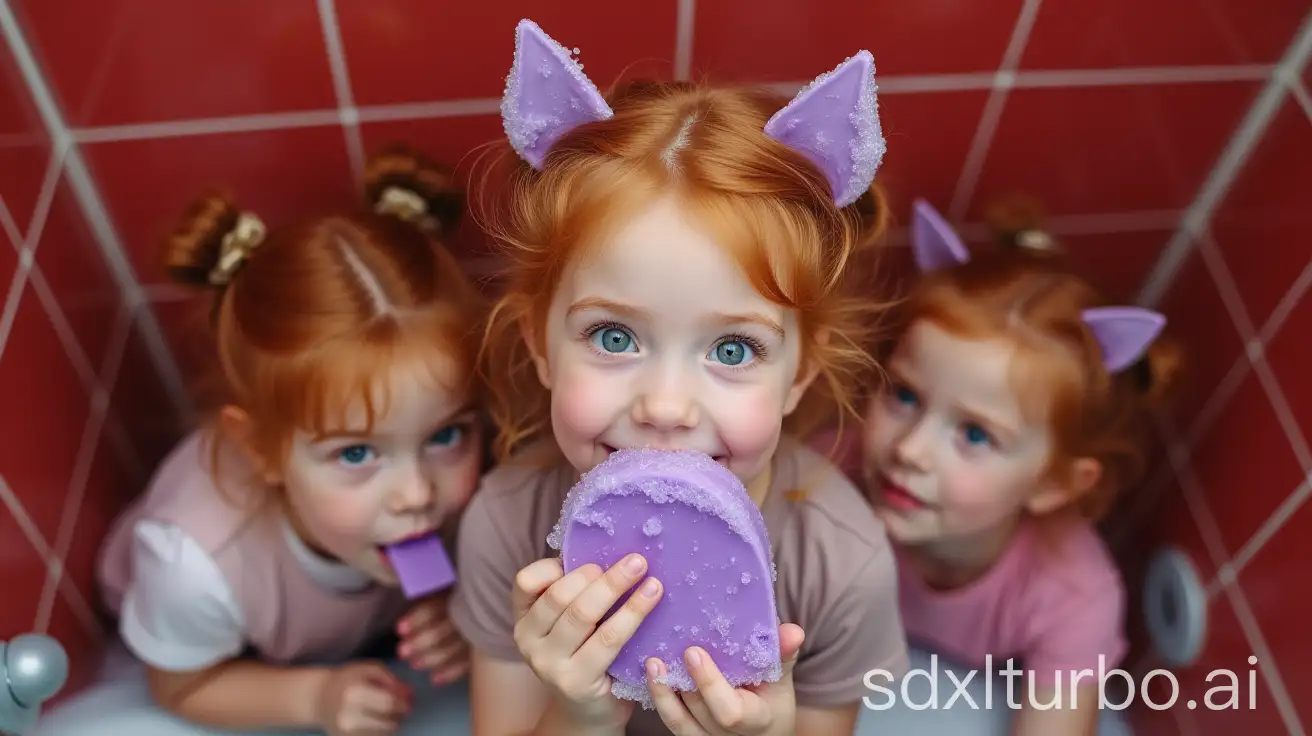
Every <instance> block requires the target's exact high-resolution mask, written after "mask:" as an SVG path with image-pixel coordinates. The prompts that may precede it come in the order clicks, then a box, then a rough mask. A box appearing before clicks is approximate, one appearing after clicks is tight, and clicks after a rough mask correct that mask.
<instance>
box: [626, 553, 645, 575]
mask: <svg viewBox="0 0 1312 736" xmlns="http://www.w3.org/2000/svg"><path fill="white" fill-rule="evenodd" d="M624 570H625V571H626V572H629V573H631V574H633V575H637V574H638V573H640V572H642V555H629V556H628V557H626V558H624Z"/></svg>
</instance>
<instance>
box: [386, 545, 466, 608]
mask: <svg viewBox="0 0 1312 736" xmlns="http://www.w3.org/2000/svg"><path fill="white" fill-rule="evenodd" d="M387 559H388V560H389V561H390V562H391V563H392V569H393V570H395V571H396V576H397V577H398V578H400V580H401V590H403V591H405V596H406V597H407V598H409V599H411V600H414V599H415V598H423V597H424V596H426V595H428V594H429V593H435V592H437V591H439V590H442V589H443V588H449V587H451V585H452V584H454V583H455V582H456V571H455V568H454V567H452V566H451V558H450V557H448V556H447V554H446V548H445V547H443V546H442V540H441V539H440V538H439V537H438V536H437V535H436V534H426V535H424V536H422V537H414V538H413V539H407V540H405V541H403V542H398V543H396V544H393V545H389V546H388V547H387Z"/></svg>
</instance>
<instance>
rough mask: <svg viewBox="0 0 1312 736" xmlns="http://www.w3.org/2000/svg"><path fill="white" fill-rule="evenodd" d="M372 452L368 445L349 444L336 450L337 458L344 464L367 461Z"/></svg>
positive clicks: (372, 449) (357, 463) (359, 463)
mask: <svg viewBox="0 0 1312 736" xmlns="http://www.w3.org/2000/svg"><path fill="white" fill-rule="evenodd" d="M373 454H374V448H372V447H370V446H369V445H349V446H347V447H343V448H342V449H340V450H338V451H337V459H338V460H340V461H342V463H343V464H346V465H361V464H364V463H366V462H368V461H369V460H370V459H371V458H372V457H373Z"/></svg>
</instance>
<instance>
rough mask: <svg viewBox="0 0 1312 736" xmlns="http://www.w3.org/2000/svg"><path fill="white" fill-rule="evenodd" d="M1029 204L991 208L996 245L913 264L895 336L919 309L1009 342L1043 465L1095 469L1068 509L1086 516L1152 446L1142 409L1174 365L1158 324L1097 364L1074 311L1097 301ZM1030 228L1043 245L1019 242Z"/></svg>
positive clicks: (1058, 471) (1109, 500)
mask: <svg viewBox="0 0 1312 736" xmlns="http://www.w3.org/2000/svg"><path fill="white" fill-rule="evenodd" d="M1037 212H1039V210H1038V209H1037V206H1036V205H1033V204H1028V203H1021V204H1018V205H1015V206H1001V205H999V206H998V207H995V208H993V209H992V213H993V214H992V218H993V221H992V222H991V223H990V224H991V225H992V226H993V229H994V230H995V232H996V233H997V239H998V245H997V246H996V247H995V248H993V249H991V250H989V251H988V252H979V253H975V254H974V255H972V257H971V260H970V261H969V262H968V263H965V264H962V265H959V266H955V267H952V268H948V269H943V270H940V271H936V272H933V273H930V274H927V275H925V276H924V277H923V278H922V279H921V280H920V281H919V282H917V283H916V284H915V285H914V286H913V287H912V288H911V290H910V293H909V294H908V296H907V299H906V301H905V302H904V303H902V304H901V305H899V308H898V309H897V310H896V318H895V321H894V326H893V329H892V337H893V339H894V340H896V339H897V338H898V337H900V335H901V334H903V333H904V332H905V330H906V329H909V328H910V326H911V325H913V324H915V323H916V322H917V321H919V320H930V321H932V322H933V323H934V324H935V325H937V326H939V327H940V328H942V329H945V330H947V331H948V332H951V333H952V334H955V335H957V336H960V337H963V338H967V339H979V340H988V339H998V338H1002V339H1006V340H1009V341H1011V342H1012V343H1013V344H1014V345H1015V349H1016V353H1015V357H1014V359H1013V367H1012V371H1013V372H1012V378H1011V380H1012V384H1013V386H1014V391H1015V392H1016V395H1017V396H1018V397H1020V398H1021V401H1022V404H1021V406H1022V410H1023V411H1024V412H1025V414H1026V415H1027V416H1029V417H1031V418H1032V420H1034V421H1046V422H1047V423H1048V426H1049V428H1050V430H1051V432H1052V436H1053V439H1054V448H1053V456H1052V458H1051V459H1050V462H1049V466H1048V469H1047V473H1048V474H1049V477H1051V478H1053V479H1060V478H1063V477H1067V476H1066V475H1064V474H1065V473H1067V472H1068V470H1069V464H1070V463H1071V462H1072V461H1073V460H1075V459H1076V458H1093V459H1095V460H1097V461H1098V462H1099V463H1100V464H1101V466H1102V474H1101V477H1100V479H1099V481H1098V482H1097V483H1096V484H1095V485H1094V487H1093V488H1091V489H1089V490H1087V492H1085V493H1083V494H1082V495H1080V496H1079V497H1078V498H1076V499H1075V501H1074V503H1073V504H1072V505H1071V506H1070V507H1069V509H1068V510H1070V511H1074V512H1075V513H1077V514H1078V515H1079V516H1082V517H1084V518H1086V519H1088V520H1090V521H1098V520H1099V519H1101V518H1102V517H1103V516H1104V515H1106V513H1107V512H1108V511H1109V510H1110V508H1111V506H1112V504H1113V503H1114V501H1115V500H1116V496H1117V494H1118V493H1119V492H1120V491H1121V490H1123V489H1125V488H1127V487H1129V486H1131V485H1133V484H1134V483H1136V482H1138V481H1140V480H1141V479H1142V477H1143V475H1144V473H1145V472H1146V466H1147V462H1148V455H1149V453H1150V452H1151V450H1152V447H1153V437H1154V435H1153V423H1152V412H1153V411H1155V410H1157V409H1159V408H1161V407H1163V406H1164V405H1165V404H1167V403H1168V402H1169V400H1170V399H1171V398H1173V396H1174V393H1175V390H1176V389H1177V388H1178V385H1179V379H1180V377H1181V375H1182V372H1183V369H1184V353H1183V350H1182V348H1181V346H1180V345H1179V344H1178V343H1177V342H1176V341H1174V340H1173V339H1172V338H1171V337H1170V335H1169V334H1165V333H1164V334H1162V335H1159V336H1158V338H1157V340H1156V341H1154V343H1153V344H1152V346H1151V347H1150V348H1149V349H1148V351H1147V353H1146V354H1145V356H1144V357H1143V358H1142V359H1140V361H1139V362H1138V363H1136V364H1135V365H1132V366H1130V367H1128V368H1126V369H1124V370H1122V371H1120V372H1118V373H1115V374H1112V373H1109V372H1108V371H1107V369H1106V368H1105V367H1104V365H1103V363H1102V357H1103V356H1102V350H1101V348H1100V347H1099V345H1098V342H1097V341H1096V340H1095V338H1094V336H1093V333H1092V332H1091V331H1090V330H1089V329H1088V327H1087V326H1086V325H1085V324H1084V321H1083V319H1082V317H1081V312H1082V311H1083V310H1084V309H1086V308H1090V307H1097V306H1105V305H1107V304H1108V302H1107V300H1106V299H1105V298H1104V297H1103V296H1102V295H1101V294H1100V293H1099V292H1098V291H1097V290H1096V289H1095V288H1094V287H1093V286H1092V285H1091V284H1090V283H1088V282H1087V281H1086V280H1085V279H1083V278H1081V277H1080V276H1078V275H1077V274H1076V273H1074V272H1073V271H1072V270H1071V268H1070V267H1069V265H1068V264H1067V263H1066V261H1065V258H1064V257H1063V255H1062V253H1061V251H1060V249H1059V248H1057V247H1056V246H1055V240H1054V239H1052V238H1051V236H1049V235H1047V234H1046V233H1042V231H1040V230H1039V229H1038V227H1037V224H1036V221H1035V220H1034V217H1035V216H1036V214H1037ZM1036 234H1040V235H1041V238H1038V240H1039V242H1043V243H1046V245H1045V246H1044V248H1043V249H1035V248H1027V247H1024V246H1022V245H1021V244H1020V243H1022V242H1024V241H1025V240H1026V239H1032V238H1033V237H1034V236H1035V235H1036Z"/></svg>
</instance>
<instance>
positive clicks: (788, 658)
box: [779, 624, 806, 677]
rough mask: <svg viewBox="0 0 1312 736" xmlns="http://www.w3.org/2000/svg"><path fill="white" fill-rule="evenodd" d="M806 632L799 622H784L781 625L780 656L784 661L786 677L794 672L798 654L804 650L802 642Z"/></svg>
mask: <svg viewBox="0 0 1312 736" xmlns="http://www.w3.org/2000/svg"><path fill="white" fill-rule="evenodd" d="M805 640H806V632H805V631H802V627H801V626H798V625H797V624H783V625H782V626H780V627H779V657H780V658H781V659H782V660H783V663H784V677H787V676H789V675H791V674H792V672H793V667H794V666H796V665H797V654H798V652H800V651H802V642H803V641H805Z"/></svg>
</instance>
